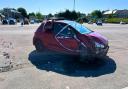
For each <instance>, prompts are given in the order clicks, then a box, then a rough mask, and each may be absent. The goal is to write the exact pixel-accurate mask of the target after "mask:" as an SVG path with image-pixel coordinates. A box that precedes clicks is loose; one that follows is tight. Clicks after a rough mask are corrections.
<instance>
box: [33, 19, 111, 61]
mask: <svg viewBox="0 0 128 89" xmlns="http://www.w3.org/2000/svg"><path fill="white" fill-rule="evenodd" d="M33 44H34V46H35V48H36V50H37V51H44V50H45V49H49V50H54V51H57V52H60V53H66V54H71V55H77V56H79V57H80V60H81V61H84V62H85V61H87V60H90V59H91V60H94V59H95V58H101V57H106V55H107V52H108V49H109V46H108V40H107V38H105V37H104V36H102V35H100V34H99V33H97V32H94V31H92V30H89V29H88V28H87V27H85V26H83V25H81V24H79V23H77V22H75V21H69V20H46V21H44V22H43V23H42V24H41V25H40V27H39V28H38V29H37V31H36V32H35V35H34V38H33Z"/></svg>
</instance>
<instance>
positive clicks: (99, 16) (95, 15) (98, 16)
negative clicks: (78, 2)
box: [91, 10, 103, 19]
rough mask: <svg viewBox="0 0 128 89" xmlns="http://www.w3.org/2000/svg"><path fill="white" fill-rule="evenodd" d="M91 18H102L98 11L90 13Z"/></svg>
mask: <svg viewBox="0 0 128 89" xmlns="http://www.w3.org/2000/svg"><path fill="white" fill-rule="evenodd" d="M91 16H92V17H93V18H95V19H98V18H102V17H103V15H102V12H101V11H100V10H95V11H93V12H92V13H91Z"/></svg>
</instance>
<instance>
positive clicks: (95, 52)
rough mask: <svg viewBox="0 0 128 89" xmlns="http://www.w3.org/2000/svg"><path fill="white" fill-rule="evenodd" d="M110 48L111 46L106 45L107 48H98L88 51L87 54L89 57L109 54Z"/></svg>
mask: <svg viewBox="0 0 128 89" xmlns="http://www.w3.org/2000/svg"><path fill="white" fill-rule="evenodd" d="M108 50H109V46H106V47H105V48H96V49H95V50H93V51H88V52H87V55H86V56H87V57H89V58H95V57H104V56H106V55H107V53H108Z"/></svg>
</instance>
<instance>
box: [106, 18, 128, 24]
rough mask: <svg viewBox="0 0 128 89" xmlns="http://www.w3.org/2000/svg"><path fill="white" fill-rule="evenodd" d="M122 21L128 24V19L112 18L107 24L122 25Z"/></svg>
mask: <svg viewBox="0 0 128 89" xmlns="http://www.w3.org/2000/svg"><path fill="white" fill-rule="evenodd" d="M121 21H123V22H126V23H128V18H110V19H108V18H107V19H105V22H106V23H120V22H121Z"/></svg>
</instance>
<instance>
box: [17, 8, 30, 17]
mask: <svg viewBox="0 0 128 89" xmlns="http://www.w3.org/2000/svg"><path fill="white" fill-rule="evenodd" d="M17 11H19V12H20V13H21V15H22V16H23V17H25V18H27V17H28V16H27V11H26V9H24V8H22V7H20V8H18V9H17Z"/></svg>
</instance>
